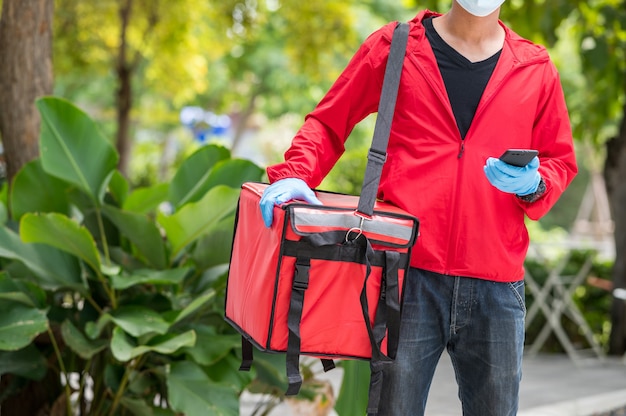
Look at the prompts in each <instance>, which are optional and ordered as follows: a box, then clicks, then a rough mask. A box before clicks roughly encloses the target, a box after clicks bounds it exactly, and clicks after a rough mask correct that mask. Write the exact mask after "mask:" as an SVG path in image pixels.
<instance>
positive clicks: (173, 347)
mask: <svg viewBox="0 0 626 416" xmlns="http://www.w3.org/2000/svg"><path fill="white" fill-rule="evenodd" d="M195 343H196V333H195V332H194V331H187V332H184V333H182V334H179V335H175V334H166V335H160V336H156V337H153V338H151V339H150V341H149V342H148V343H147V344H146V345H136V343H135V342H134V341H133V340H132V339H131V338H130V337H129V336H128V335H126V333H125V332H124V331H123V330H122V329H121V328H119V327H118V328H115V329H114V330H113V338H112V339H111V353H112V354H113V356H114V357H115V358H116V359H117V360H119V361H122V362H126V361H129V360H132V359H133V358H135V357H138V356H140V355H143V354H145V353H147V352H150V351H154V352H158V353H160V354H173V353H175V352H176V351H178V350H179V349H181V348H184V347H189V346H192V345H194V344H195Z"/></svg>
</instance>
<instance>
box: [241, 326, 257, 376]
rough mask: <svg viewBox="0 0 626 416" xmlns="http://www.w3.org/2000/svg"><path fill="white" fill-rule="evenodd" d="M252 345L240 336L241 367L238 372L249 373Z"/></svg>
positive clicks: (252, 359)
mask: <svg viewBox="0 0 626 416" xmlns="http://www.w3.org/2000/svg"><path fill="white" fill-rule="evenodd" d="M252 351H253V348H252V343H251V342H250V341H248V339H246V338H245V337H244V336H243V335H242V336H241V365H240V366H239V371H250V367H252V361H254V354H253V352H252Z"/></svg>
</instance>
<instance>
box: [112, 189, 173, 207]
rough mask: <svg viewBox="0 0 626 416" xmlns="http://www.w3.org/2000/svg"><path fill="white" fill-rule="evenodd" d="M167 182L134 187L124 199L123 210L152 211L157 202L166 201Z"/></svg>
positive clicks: (157, 204)
mask: <svg viewBox="0 0 626 416" xmlns="http://www.w3.org/2000/svg"><path fill="white" fill-rule="evenodd" d="M169 188H170V186H169V184H167V183H161V184H158V185H154V186H151V187H149V188H138V189H135V190H134V191H133V192H132V193H131V194H130V195H128V197H127V198H126V201H124V205H123V206H122V207H123V208H124V210H125V211H130V212H136V213H138V214H147V213H149V212H152V211H154V210H155V209H156V208H157V207H158V206H159V204H161V203H162V202H164V201H167V194H168V192H169Z"/></svg>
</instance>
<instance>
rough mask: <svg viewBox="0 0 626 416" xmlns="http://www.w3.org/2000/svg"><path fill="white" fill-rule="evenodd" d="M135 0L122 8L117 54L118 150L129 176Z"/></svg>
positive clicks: (120, 168)
mask: <svg viewBox="0 0 626 416" xmlns="http://www.w3.org/2000/svg"><path fill="white" fill-rule="evenodd" d="M132 8H133V1H132V0H126V1H125V2H124V4H123V5H122V7H121V8H120V26H121V30H120V46H119V51H118V56H117V68H116V69H117V82H118V89H117V95H116V102H117V137H116V143H117V151H118V153H119V155H120V160H119V163H118V168H119V170H120V172H122V174H123V175H124V176H128V168H129V163H130V151H131V143H130V110H131V108H132V106H133V100H132V98H133V91H132V83H131V77H132V74H133V66H132V64H131V63H129V60H128V52H127V49H128V44H127V39H126V32H127V29H128V25H129V24H130V17H131V13H132Z"/></svg>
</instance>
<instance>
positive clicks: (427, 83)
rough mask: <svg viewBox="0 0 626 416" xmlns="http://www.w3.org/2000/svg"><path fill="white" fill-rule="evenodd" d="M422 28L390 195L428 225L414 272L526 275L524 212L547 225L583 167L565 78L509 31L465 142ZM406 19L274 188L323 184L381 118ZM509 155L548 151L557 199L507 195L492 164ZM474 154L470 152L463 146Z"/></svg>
mask: <svg viewBox="0 0 626 416" xmlns="http://www.w3.org/2000/svg"><path fill="white" fill-rule="evenodd" d="M432 15H434V13H432V12H430V11H424V12H421V13H420V14H419V15H418V16H417V17H416V18H415V19H413V20H412V21H411V28H410V34H409V42H408V47H407V55H406V59H405V63H404V68H403V72H402V78H401V81H400V90H399V93H398V101H397V104H396V110H395V115H394V119H393V124H392V132H391V136H390V139H389V146H388V150H387V151H388V156H387V161H386V163H385V165H384V168H383V173H382V176H381V181H380V188H379V195H378V196H379V198H381V199H383V200H386V201H389V202H391V203H393V204H395V205H397V206H399V207H401V208H403V209H405V210H407V211H408V212H410V213H412V214H414V215H415V216H416V217H418V218H419V220H420V235H419V238H418V240H417V243H416V245H415V247H414V249H413V254H412V258H411V265H412V266H413V267H419V268H422V269H426V270H430V271H433V272H437V273H442V274H448V275H453V276H467V277H476V278H482V279H488V280H494V281H501V282H512V281H517V280H521V279H522V278H523V277H524V271H523V264H524V258H525V256H526V252H527V250H528V243H529V238H528V232H527V230H526V227H525V225H524V214H526V215H527V216H528V217H530V218H531V219H534V220H536V219H539V218H540V217H541V216H542V215H544V214H545V213H546V212H548V210H549V209H550V208H551V207H552V206H553V205H554V203H555V202H556V201H557V199H558V198H559V196H560V195H561V193H562V192H563V191H564V189H565V188H566V187H567V185H568V184H569V183H570V182H571V180H572V179H573V177H574V176H575V174H576V172H577V167H576V158H575V154H574V146H573V142H572V133H571V128H570V123H569V117H568V113H567V108H566V105H565V100H564V97H563V91H562V89H561V85H560V82H559V76H558V73H557V70H556V68H555V66H554V65H553V63H552V62H551V61H550V58H549V56H548V53H547V52H546V50H545V48H543V47H541V46H538V45H535V44H533V43H531V42H530V41H528V40H525V39H523V38H521V37H520V36H519V35H517V34H516V33H514V32H513V31H512V30H510V29H509V28H507V27H505V26H504V25H503V24H502V23H501V24H502V26H503V27H504V29H505V31H506V37H505V42H504V47H503V49H502V53H501V56H500V59H499V61H498V63H497V66H496V68H495V70H494V72H493V75H492V76H491V79H490V80H489V83H488V85H487V87H486V89H485V91H484V93H483V95H482V98H481V100H480V103H479V105H478V108H477V110H476V114H475V116H474V119H473V122H472V125H471V127H470V129H469V131H468V132H467V135H466V137H465V139H464V140H461V136H460V133H459V130H458V128H457V125H456V121H455V118H454V115H453V113H452V109H451V106H450V103H449V101H448V97H447V94H446V90H445V87H444V84H443V80H442V78H441V75H440V72H439V68H438V66H437V62H436V60H435V57H434V55H433V52H432V49H431V47H430V43H429V42H428V40H427V38H426V36H425V32H424V27H423V26H422V24H421V21H422V19H423V18H424V17H428V16H432ZM394 27H395V24H394V23H390V24H388V25H386V26H384V27H383V28H381V29H380V30H378V31H376V32H375V33H373V34H372V35H371V36H370V37H369V38H368V39H367V40H366V41H365V42H364V43H363V45H362V46H361V47H360V49H359V50H358V52H357V53H356V54H355V56H354V57H353V58H352V60H351V61H350V63H349V64H348V66H347V67H346V69H345V70H344V71H343V73H342V74H341V76H340V77H339V78H338V79H337V81H336V82H335V84H334V85H333V86H332V87H331V89H330V90H329V92H328V93H327V94H326V96H325V97H324V98H323V99H322V101H321V102H320V103H319V104H318V106H317V107H316V108H315V110H314V111H313V112H311V113H310V114H309V115H308V116H307V117H306V121H305V123H304V125H303V126H302V127H301V129H300V130H299V131H298V133H297V135H296V136H295V137H294V139H293V142H292V145H291V147H290V148H289V149H288V150H287V152H286V153H285V162H283V163H280V164H277V165H274V166H270V167H268V168H267V173H268V176H269V179H270V181H271V182H275V181H277V180H279V179H283V178H289V177H297V178H301V179H303V180H304V181H305V182H306V183H307V184H308V185H309V186H310V187H312V188H314V187H316V186H318V185H319V184H320V183H321V181H322V180H323V178H324V177H325V176H326V175H327V174H328V172H329V171H330V169H331V168H332V167H333V165H334V164H335V162H336V161H337V159H338V158H339V157H340V156H341V154H342V153H343V151H344V142H345V140H346V139H347V137H348V135H349V134H350V132H351V131H352V128H353V127H354V125H355V124H356V123H358V122H359V121H361V120H362V119H363V118H365V117H366V116H367V115H369V114H371V113H373V112H375V111H376V110H377V107H378V99H379V97H380V90H381V86H382V79H383V74H384V69H385V66H386V59H387V55H388V52H389V45H390V42H391V36H392V34H393V29H394ZM507 148H531V149H537V150H539V159H540V162H541V165H540V168H539V173H540V174H541V176H542V177H543V180H544V182H545V184H546V188H547V190H546V192H545V194H544V195H543V197H541V198H540V199H539V200H537V201H535V202H533V203H526V202H523V201H521V200H520V199H519V198H517V197H516V196H515V195H512V194H508V193H504V192H501V191H499V190H498V189H496V188H495V187H493V186H492V185H491V184H490V183H489V181H488V180H487V178H486V176H485V174H484V172H483V166H484V164H485V160H486V159H487V158H488V157H490V156H494V157H498V156H500V155H501V154H502V153H503V151H504V150H505V149H507ZM461 150H462V151H461Z"/></svg>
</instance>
